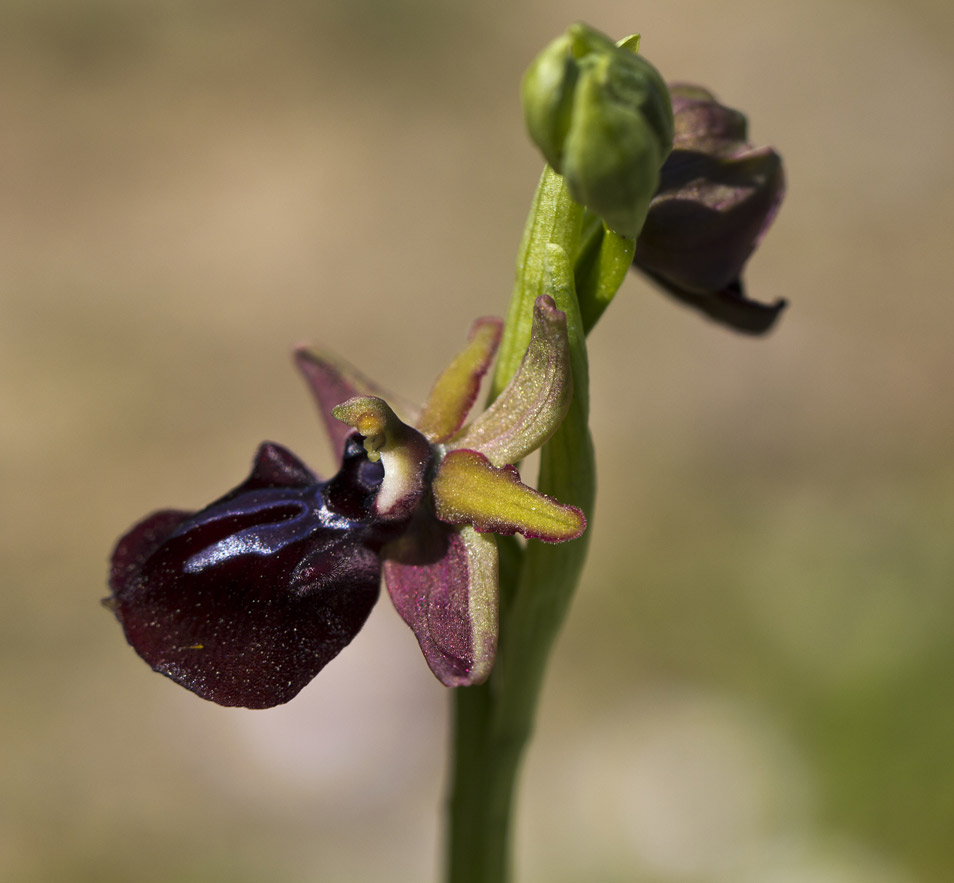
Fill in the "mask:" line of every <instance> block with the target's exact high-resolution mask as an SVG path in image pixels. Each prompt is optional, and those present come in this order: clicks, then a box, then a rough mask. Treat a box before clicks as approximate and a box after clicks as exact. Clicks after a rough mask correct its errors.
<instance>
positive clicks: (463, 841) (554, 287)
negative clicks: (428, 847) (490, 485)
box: [447, 166, 632, 883]
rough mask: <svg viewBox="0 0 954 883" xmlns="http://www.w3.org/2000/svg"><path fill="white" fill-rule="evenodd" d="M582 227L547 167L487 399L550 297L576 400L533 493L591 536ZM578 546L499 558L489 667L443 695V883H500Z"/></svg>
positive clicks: (612, 266)
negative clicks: (562, 324)
mask: <svg viewBox="0 0 954 883" xmlns="http://www.w3.org/2000/svg"><path fill="white" fill-rule="evenodd" d="M583 215H584V210H583V207H582V206H580V205H579V204H578V203H576V202H574V200H573V199H572V197H571V196H570V194H569V190H568V188H567V185H566V181H565V179H564V178H563V177H562V176H560V175H558V174H557V173H556V172H554V171H553V170H552V169H551V168H550V167H549V166H547V167H546V168H545V170H544V172H543V176H542V178H541V180H540V183H539V186H538V187H537V191H536V194H535V196H534V200H533V204H532V207H531V211H530V216H529V218H528V220H527V225H526V229H525V231H524V238H523V242H522V244H521V247H520V252H519V257H518V263H517V277H516V282H515V285H514V291H513V296H512V299H511V302H510V310H509V313H508V316H507V322H506V325H505V328H504V334H503V342H502V345H501V352H500V355H499V358H498V362H497V373H496V375H495V377H494V384H493V388H492V393H491V394H492V395H494V394H495V393H497V392H499V391H500V390H502V389H504V387H506V385H507V383H508V382H509V380H510V377H511V376H512V374H513V372H514V371H515V370H516V365H517V364H518V363H519V357H520V354H521V353H522V352H523V351H524V349H525V348H526V346H527V342H528V341H529V333H530V321H529V317H530V315H531V314H532V307H533V303H534V301H535V299H536V298H537V297H538V296H539V295H542V294H545V295H548V296H550V297H552V298H553V300H554V301H555V302H556V305H557V307H558V308H559V309H560V310H562V311H563V312H564V313H565V314H566V317H567V331H568V335H569V341H570V360H571V366H572V375H573V389H574V395H573V400H572V402H571V404H570V408H569V411H568V413H567V416H566V418H565V419H564V421H563V423H562V424H561V425H560V428H559V429H558V430H557V432H556V433H555V434H554V435H553V436H552V438H550V440H549V441H548V442H547V443H546V444H545V445H544V446H543V447H542V448H541V455H540V475H539V490H540V491H541V492H542V493H545V494H547V495H549V496H554V497H557V498H558V499H560V500H563V501H565V502H567V503H570V504H571V505H574V506H577V507H579V508H580V509H581V510H582V511H583V513H584V514H585V515H586V518H587V521H588V522H589V523H590V524H592V521H591V519H592V510H593V501H594V498H595V493H596V469H595V460H594V455H593V446H592V443H591V440H590V435H589V429H588V415H589V395H588V383H589V381H588V369H587V357H586V342H585V335H586V328H585V327H584V323H583V319H582V316H581V310H580V303H579V299H578V294H577V288H576V283H575V279H574V261H575V259H576V257H577V256H578V254H579V252H580V244H581V234H582V232H583ZM614 235H615V234H614ZM631 259H632V257H631V252H630V257H629V259H627V260H626V261H625V263H624V267H623V272H622V274H620V272H619V267H618V265H617V264H616V263H615V262H613V261H605V262H604V265H603V266H604V269H603V272H602V273H599V272H597V273H595V274H591V283H592V284H590V285H588V286H587V289H586V291H585V294H586V295H590V296H594V297H595V296H596V292H599V296H600V298H601V299H602V300H603V301H605V302H608V301H609V299H611V297H612V294H610V293H609V288H610V287H611V286H612V283H613V281H614V280H617V281H616V287H618V285H619V282H620V281H622V278H623V277H624V276H625V267H626V266H628V263H629V260H631ZM590 312H591V314H593V313H595V312H596V310H595V309H594V308H592V307H591V308H590ZM587 537H588V533H587V534H584V535H583V536H582V537H580V538H579V539H577V540H575V541H574V542H572V543H564V544H560V545H544V544H542V543H528V544H527V545H525V546H522V547H520V546H517V545H516V544H510V545H507V546H506V549H507V551H506V552H505V553H504V554H502V556H501V562H500V585H501V596H502V597H501V630H500V637H499V643H498V649H497V661H496V664H495V666H494V669H493V671H492V672H491V675H490V678H489V679H488V681H487V682H486V683H484V684H481V685H478V686H473V687H464V688H460V689H458V690H456V691H455V692H454V694H453V708H454V711H453V714H454V729H453V736H452V739H453V745H452V748H453V759H452V769H451V796H450V805H449V813H450V831H449V839H448V866H447V880H448V881H449V883H490V881H496V883H503V881H507V880H509V879H510V841H509V835H510V828H511V815H512V809H513V799H514V790H515V784H516V780H517V775H518V772H519V768H520V761H521V758H522V756H523V750H524V748H525V746H526V744H527V742H528V740H529V738H530V735H531V733H532V730H533V724H534V719H535V716H536V709H537V705H538V701H539V696H540V690H541V687H542V684H543V677H544V672H545V670H546V664H547V661H548V659H549V656H550V651H551V649H552V647H553V642H554V640H555V639H556V636H557V634H558V633H559V630H560V627H561V626H562V624H563V621H564V618H565V616H566V612H567V609H568V607H569V604H570V601H571V599H572V597H573V592H574V589H575V588H576V585H577V582H578V580H579V575H580V572H581V570H582V568H583V562H584V559H585V557H586V549H587ZM501 545H502V546H504V544H501Z"/></svg>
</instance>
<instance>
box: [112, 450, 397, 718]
mask: <svg viewBox="0 0 954 883" xmlns="http://www.w3.org/2000/svg"><path fill="white" fill-rule="evenodd" d="M382 476H383V472H382V470H381V468H380V466H379V465H377V464H373V463H370V462H369V461H368V459H367V455H366V453H365V451H364V448H363V447H362V445H361V443H360V442H358V441H357V440H355V439H351V440H349V442H348V444H347V447H346V450H345V455H344V461H343V463H342V467H341V471H340V472H339V473H338V475H336V476H335V477H334V478H333V479H331V481H327V482H320V481H318V479H317V478H316V476H315V475H314V474H313V473H312V472H311V471H310V470H309V469H308V468H307V467H306V466H305V465H304V464H302V463H301V462H300V461H299V460H298V459H297V458H296V457H295V456H294V455H293V454H291V453H290V452H289V451H287V450H285V449H284V448H281V447H279V446H278V445H275V444H271V443H266V444H263V445H262V446H261V448H259V451H258V454H257V456H256V458H255V464H254V466H253V468H252V473H251V475H250V476H249V477H248V478H247V479H246V480H245V481H244V482H243V483H242V484H240V485H239V486H238V487H237V488H235V489H234V490H232V491H230V492H229V493H227V494H226V495H225V496H224V497H221V498H220V499H218V500H216V501H215V502H214V503H212V504H211V505H209V506H207V507H206V508H205V509H203V510H201V511H200V512H195V513H190V512H179V511H170V510H167V511H163V512H157V513H155V514H153V515H150V516H149V517H148V518H146V519H145V520H144V521H142V522H140V523H139V524H137V525H136V526H135V527H133V528H132V530H130V531H129V532H128V533H127V534H126V535H125V536H124V537H123V538H122V539H121V540H120V541H119V543H118V545H117V547H116V551H115V553H114V554H113V562H112V571H111V574H110V587H111V588H112V591H113V595H112V597H111V598H110V599H109V601H108V605H109V606H110V607H111V608H112V610H113V611H114V612H115V614H116V616H117V618H118V619H119V621H120V623H122V626H123V630H124V631H125V633H126V638H127V640H128V641H129V643H130V644H132V646H133V647H134V648H135V649H136V652H137V653H139V655H140V656H142V658H143V659H145V660H146V662H148V663H149V664H150V665H151V666H152V667H153V669H155V670H156V671H158V672H160V673H162V674H164V675H167V676H168V677H170V678H172V680H174V681H176V682H177V683H179V684H182V685H183V686H184V687H187V688H188V689H190V690H192V691H193V692H194V693H197V694H198V695H200V696H202V697H203V698H205V699H211V700H212V701H214V702H217V703H219V704H220V705H242V706H245V707H247V708H265V707H268V706H271V705H276V704H278V703H281V702H287V701H288V700H289V699H291V698H292V697H293V696H294V695H295V694H297V693H298V691H299V690H301V688H302V687H304V686H305V684H307V683H308V682H309V681H310V680H311V679H312V678H313V677H314V676H315V675H316V674H317V673H318V672H319V671H320V670H321V669H322V668H323V667H324V666H325V665H326V664H327V663H328V662H329V661H330V660H331V659H333V658H334V657H335V656H337V654H338V653H339V652H340V651H341V650H342V649H343V648H344V647H345V646H346V645H347V644H348V643H349V642H350V641H351V639H352V638H353V637H354V636H355V635H356V634H357V632H358V630H359V629H360V628H361V626H362V625H364V622H365V620H366V619H367V617H368V614H369V613H370V612H371V608H372V606H373V605H374V602H375V601H376V600H377V597H378V584H379V580H380V571H381V559H380V550H381V546H382V545H383V544H384V543H385V542H386V541H388V540H389V539H392V538H393V537H395V536H396V535H399V534H400V532H401V530H402V529H403V524H401V523H397V524H396V523H394V522H388V521H382V520H380V519H377V518H376V517H375V516H374V515H373V512H372V507H373V502H374V496H375V494H376V492H377V488H378V487H379V486H380V483H381V479H382Z"/></svg>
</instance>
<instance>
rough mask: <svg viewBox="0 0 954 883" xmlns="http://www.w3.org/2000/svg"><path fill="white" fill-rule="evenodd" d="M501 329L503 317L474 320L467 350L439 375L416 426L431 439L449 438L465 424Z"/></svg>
mask: <svg viewBox="0 0 954 883" xmlns="http://www.w3.org/2000/svg"><path fill="white" fill-rule="evenodd" d="M502 329H503V322H501V320H500V319H495V318H485V319H478V320H477V321H476V322H474V324H473V326H472V327H471V330H470V337H469V338H468V343H467V347H466V349H464V350H463V352H461V353H460V354H459V355H458V356H457V357H456V358H455V359H454V361H453V362H451V363H450V365H448V366H447V368H445V369H444V372H443V373H442V374H441V376H440V377H438V378H437V381H436V382H435V383H434V386H433V387H432V389H431V392H430V395H429V396H428V397H427V402H426V404H425V405H424V410H423V411H422V413H421V416H420V418H419V419H418V421H417V428H418V429H419V430H420V431H421V432H422V433H424V435H425V436H426V437H427V438H428V439H429V440H430V441H432V442H444V441H447V440H448V439H449V438H450V437H451V436H452V435H453V434H454V433H455V432H457V430H458V429H460V428H461V426H463V425H464V420H465V419H466V418H467V412H468V411H469V410H470V409H471V406H472V405H473V404H474V399H476V398H477V392H478V391H479V389H480V381H481V378H482V377H483V376H484V374H486V373H487V369H488V368H489V367H490V363H491V361H493V358H494V353H496V352H497V346H498V344H499V343H500V334H501V331H502Z"/></svg>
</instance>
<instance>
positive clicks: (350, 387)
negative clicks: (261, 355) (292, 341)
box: [295, 346, 376, 458]
mask: <svg viewBox="0 0 954 883" xmlns="http://www.w3.org/2000/svg"><path fill="white" fill-rule="evenodd" d="M295 365H296V366H297V367H298V370H299V371H301V373H302V376H303V377H304V378H305V381H306V382H307V383H308V388H309V389H310V390H311V394H312V396H314V399H315V403H316V404H317V405H318V411H319V413H320V414H321V419H322V420H323V421H324V424H325V429H326V431H327V432H328V438H329V439H330V440H331V445H332V448H333V449H334V455H335V458H339V457H340V456H341V453H342V451H344V446H345V439H347V437H348V436H349V435H350V434H351V427H350V426H345V425H344V424H343V423H341V422H340V421H339V420H335V418H334V417H332V416H331V409H332V408H334V406H335V405H340V404H341V403H342V402H346V401H347V400H348V399H350V398H354V396H356V395H367V394H369V393H372V392H375V391H376V390H375V388H374V384H372V383H371V382H370V381H369V380H367V379H366V378H364V377H362V376H361V374H360V373H359V372H358V371H357V370H356V369H354V368H352V367H351V366H350V365H347V364H345V363H344V362H342V361H340V360H336V359H332V358H330V357H328V356H324V355H319V354H318V353H314V352H312V351H311V350H309V349H308V348H307V347H303V346H302V347H299V348H298V349H296V350H295Z"/></svg>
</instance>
